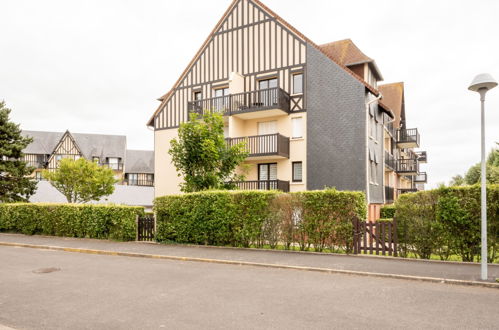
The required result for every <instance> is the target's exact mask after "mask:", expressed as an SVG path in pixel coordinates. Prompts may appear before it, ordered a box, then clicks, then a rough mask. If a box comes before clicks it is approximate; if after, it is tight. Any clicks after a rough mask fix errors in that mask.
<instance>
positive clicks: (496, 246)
mask: <svg viewBox="0 0 499 330" xmlns="http://www.w3.org/2000/svg"><path fill="white" fill-rule="evenodd" d="M480 214H481V211H480V186H463V187H448V188H447V187H444V188H439V189H435V190H429V191H421V192H417V193H413V194H404V195H402V196H400V198H399V199H398V201H397V203H396V214H395V216H396V219H397V223H398V236H399V244H400V248H401V254H402V255H407V253H409V252H412V253H415V254H416V255H418V256H419V257H420V258H430V256H431V254H438V255H439V256H440V258H441V259H442V260H446V259H448V258H449V256H450V255H452V254H457V255H459V256H460V257H461V259H462V260H463V261H473V260H475V257H477V256H478V255H479V251H480V237H481V236H480V224H481V220H480ZM487 219H488V221H487V224H488V229H487V230H488V232H487V238H488V248H489V261H490V262H492V261H493V260H495V258H496V257H497V253H498V252H497V251H498V250H499V185H488V187H487Z"/></svg>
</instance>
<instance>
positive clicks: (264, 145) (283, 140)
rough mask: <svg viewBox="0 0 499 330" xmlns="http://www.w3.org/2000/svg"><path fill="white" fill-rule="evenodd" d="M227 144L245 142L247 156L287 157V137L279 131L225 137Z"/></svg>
mask: <svg viewBox="0 0 499 330" xmlns="http://www.w3.org/2000/svg"><path fill="white" fill-rule="evenodd" d="M226 141H227V143H228V144H229V145H235V144H238V143H241V142H242V143H245V149H246V151H247V152H248V157H259V156H272V155H276V156H282V157H285V158H289V138H288V137H286V136H283V135H281V134H279V133H277V134H266V135H254V136H245V137H238V138H228V139H226Z"/></svg>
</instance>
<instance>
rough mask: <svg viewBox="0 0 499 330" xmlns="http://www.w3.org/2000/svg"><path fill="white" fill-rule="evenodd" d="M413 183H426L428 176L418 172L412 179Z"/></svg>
mask: <svg viewBox="0 0 499 330" xmlns="http://www.w3.org/2000/svg"><path fill="white" fill-rule="evenodd" d="M414 182H417V183H427V182H428V176H427V175H426V172H419V173H418V175H416V176H415V177H414Z"/></svg>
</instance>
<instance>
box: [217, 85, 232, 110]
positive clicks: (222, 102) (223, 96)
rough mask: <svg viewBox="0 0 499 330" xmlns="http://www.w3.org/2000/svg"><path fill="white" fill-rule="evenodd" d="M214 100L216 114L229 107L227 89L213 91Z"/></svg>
mask: <svg viewBox="0 0 499 330" xmlns="http://www.w3.org/2000/svg"><path fill="white" fill-rule="evenodd" d="M214 94H215V99H214V101H215V102H214V103H215V104H214V107H215V109H216V110H217V111H218V112H224V110H225V108H226V107H227V106H228V105H229V100H228V96H229V94H230V93H229V87H224V88H217V89H215V90H214Z"/></svg>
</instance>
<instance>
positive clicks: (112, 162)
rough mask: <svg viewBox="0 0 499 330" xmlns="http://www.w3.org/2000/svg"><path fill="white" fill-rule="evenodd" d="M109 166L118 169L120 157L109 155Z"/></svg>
mask: <svg viewBox="0 0 499 330" xmlns="http://www.w3.org/2000/svg"><path fill="white" fill-rule="evenodd" d="M107 162H108V164H109V168H110V169H113V170H119V169H120V168H119V163H120V159H119V158H116V157H109V158H108V160H107Z"/></svg>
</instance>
